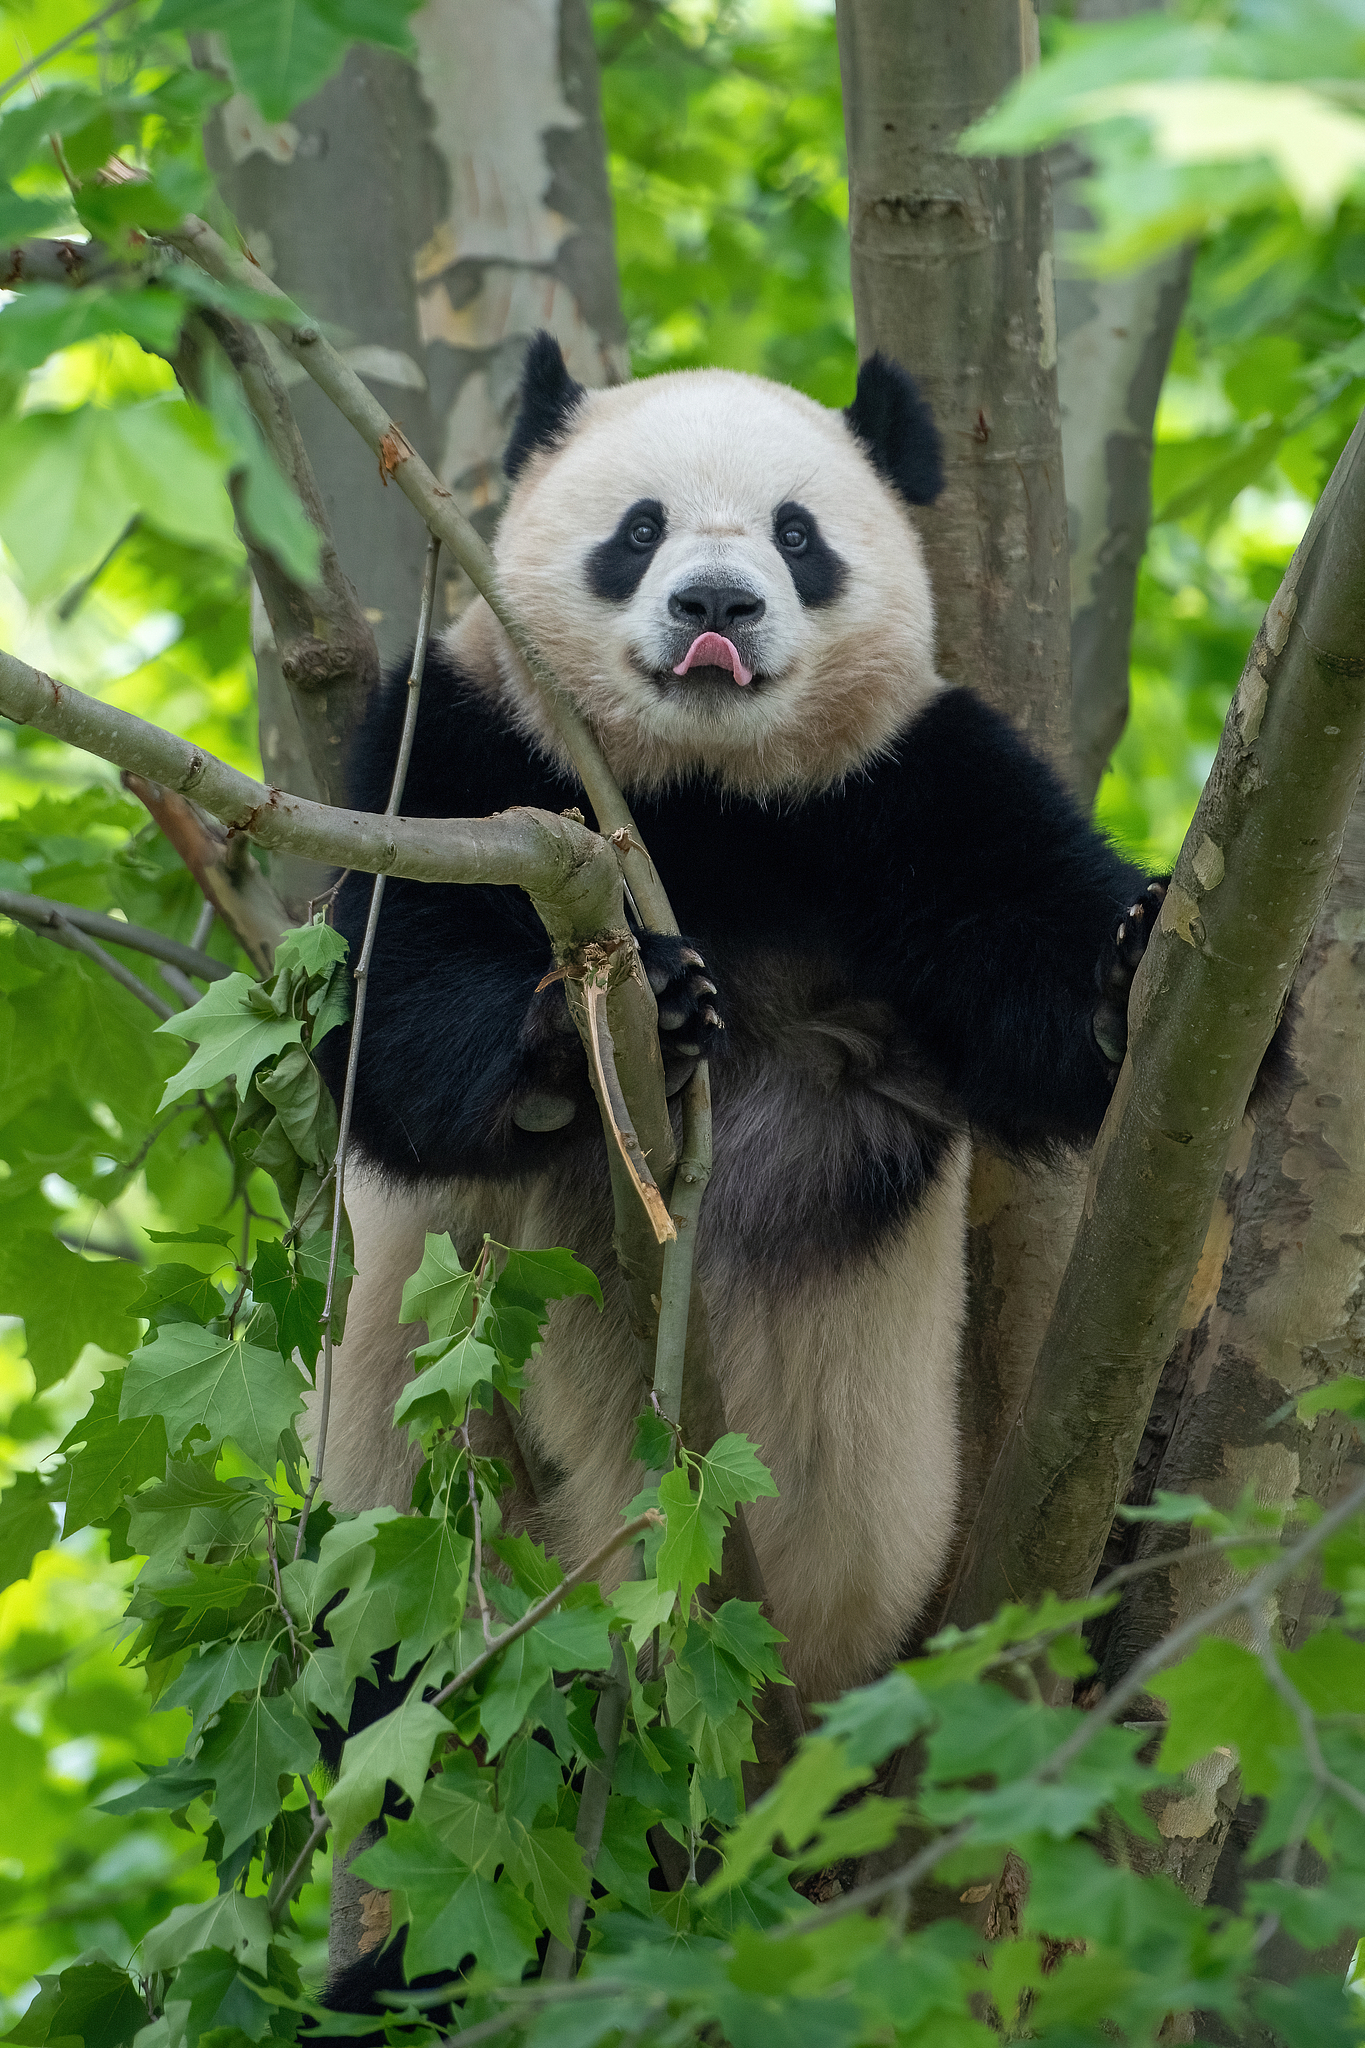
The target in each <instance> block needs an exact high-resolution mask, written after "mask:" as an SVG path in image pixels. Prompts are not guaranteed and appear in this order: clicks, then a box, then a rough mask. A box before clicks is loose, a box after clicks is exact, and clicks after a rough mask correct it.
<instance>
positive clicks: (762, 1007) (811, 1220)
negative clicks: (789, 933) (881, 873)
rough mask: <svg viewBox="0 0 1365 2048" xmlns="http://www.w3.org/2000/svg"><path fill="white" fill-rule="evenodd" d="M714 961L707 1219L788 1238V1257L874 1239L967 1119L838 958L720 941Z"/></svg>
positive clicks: (846, 1249) (913, 1196) (740, 1231)
mask: <svg viewBox="0 0 1365 2048" xmlns="http://www.w3.org/2000/svg"><path fill="white" fill-rule="evenodd" d="M714 965H715V968H716V974H717V979H718V980H720V981H721V983H722V987H723V990H724V1001H725V1009H726V1021H727V1033H726V1038H727V1043H726V1052H725V1056H724V1058H723V1059H721V1060H718V1061H716V1062H715V1064H714V1066H713V1069H712V1089H713V1096H714V1103H715V1124H716V1131H715V1157H716V1161H717V1167H716V1172H715V1175H714V1177H713V1180H712V1183H711V1191H710V1194H709V1196H708V1202H707V1209H708V1217H709V1220H710V1223H711V1225H712V1227H716V1226H721V1227H725V1228H729V1229H730V1230H731V1231H732V1232H734V1233H736V1234H737V1237H738V1239H739V1241H741V1242H744V1243H746V1244H748V1245H749V1246H750V1247H751V1248H753V1247H756V1246H758V1245H759V1244H761V1243H764V1242H767V1241H771V1242H772V1243H773V1244H774V1246H777V1245H778V1244H779V1243H780V1245H781V1257H782V1258H783V1259H784V1260H787V1259H790V1258H793V1257H796V1256H800V1257H808V1256H810V1255H812V1254H815V1253H817V1252H819V1251H827V1252H829V1253H830V1254H831V1255H832V1256H835V1257H842V1258H846V1257H847V1256H849V1255H850V1254H851V1253H853V1252H856V1251H858V1250H865V1249H869V1248H871V1247H873V1246H875V1244H876V1243H877V1242H878V1241H879V1239H880V1238H881V1237H882V1236H883V1235H884V1234H885V1232H886V1231H887V1230H889V1229H892V1228H894V1227H895V1226H896V1225H898V1224H899V1223H900V1222H902V1221H903V1220H904V1218H905V1217H906V1215H907V1214H908V1213H909V1212H910V1211H912V1210H913V1209H914V1208H915V1207H916V1205H917V1204H918V1203H919V1202H920V1201H921V1200H922V1198H923V1196H924V1193H925V1191H926V1189H927V1188H928V1186H929V1185H930V1184H931V1182H932V1181H933V1180H934V1178H935V1176H936V1174H937V1173H938V1171H939V1167H940V1164H941V1162H942V1159H943V1157H944V1155H945V1151H946V1149H947V1147H948V1145H949V1144H950V1142H951V1139H952V1137H953V1135H954V1134H955V1133H956V1132H957V1131H958V1130H960V1128H961V1126H960V1121H959V1120H958V1119H957V1118H955V1117H954V1116H953V1114H952V1112H951V1110H950V1108H949V1106H948V1104H947V1102H946V1099H945V1096H944V1092H943V1090H942V1088H941V1086H940V1085H939V1083H938V1082H937V1081H936V1079H935V1076H934V1074H933V1072H932V1070H931V1069H930V1066H929V1064H928V1062H927V1060H926V1058H925V1056H924V1054H923V1052H922V1051H921V1050H920V1049H919V1048H918V1047H917V1046H916V1044H915V1042H914V1039H913V1036H912V1034H911V1033H910V1031H909V1030H908V1029H907V1028H906V1026H905V1024H904V1022H903V1020H901V1019H899V1018H898V1017H897V1016H896V1015H895V1013H894V1011H893V1010H892V1008H891V1006H890V1004H888V1003H886V1002H884V1001H881V1000H879V999H878V998H875V997H869V996H866V995H859V994H858V993H856V992H855V991H854V990H853V989H852V987H851V986H850V985H849V981H848V977H847V976H846V974H845V973H844V972H843V971H842V970H841V968H840V966H839V964H838V962H837V961H836V960H834V959H833V958H831V957H829V956H821V955H819V954H815V953H813V952H805V951H799V950H791V951H788V950H778V949H771V950H763V951H747V950H746V951H745V952H743V953H742V954H740V955H739V956H738V957H735V956H730V957H726V955H725V953H724V952H723V951H722V952H721V953H719V954H718V956H717V958H716V960H715V962H714ZM722 1218H724V1219H726V1220H725V1223H724V1225H722V1224H721V1219H722Z"/></svg>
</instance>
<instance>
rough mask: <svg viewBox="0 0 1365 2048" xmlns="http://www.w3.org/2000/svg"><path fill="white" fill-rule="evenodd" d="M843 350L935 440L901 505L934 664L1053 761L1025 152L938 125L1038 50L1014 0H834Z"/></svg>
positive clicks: (1051, 393) (995, 87)
mask: <svg viewBox="0 0 1365 2048" xmlns="http://www.w3.org/2000/svg"><path fill="white" fill-rule="evenodd" d="M837 13H838V26H839V62H840V70H841V73H842V77H843V87H844V124H845V129H846V132H847V136H848V166H849V237H850V241H851V244H852V268H853V304H854V310H855V313H856V316H857V323H858V352H859V354H860V355H863V356H866V355H870V354H871V353H872V351H873V350H874V349H883V350H885V351H886V353H887V354H888V355H892V356H894V357H896V359H897V360H898V361H900V362H901V363H903V364H904V366H905V367H906V369H908V370H909V371H911V372H912V374H913V375H914V376H915V377H916V378H917V379H918V381H919V383H920V385H921V387H922V388H923V391H924V393H925V396H926V397H927V398H928V400H929V403H930V405H931V406H932V408H933V412H934V417H935V419H936V420H937V421H938V425H939V429H940V432H941V433H942V435H943V442H944V473H945V484H944V490H943V495H942V497H941V498H940V499H939V501H938V503H937V504H936V505H935V506H933V508H932V509H931V510H929V511H928V512H926V513H925V514H924V515H923V517H922V519H921V521H920V530H921V533H922V536H923V539H924V544H925V549H926V552H927V554H928V559H929V568H930V574H931V576H932V578H933V583H934V593H935V602H936V604H937V607H938V617H939V635H938V637H939V662H940V666H941V668H942V671H943V674H944V675H945V676H946V677H947V678H948V680H949V681H950V682H954V683H970V684H971V686H972V687H973V688H974V689H976V690H978V691H980V693H981V695H982V696H984V697H986V698H987V699H988V700H989V701H990V702H992V703H994V704H995V705H997V706H998V707H999V708H1000V709H1001V710H1002V711H1004V712H1006V713H1007V714H1008V716H1010V717H1011V718H1013V719H1014V721H1015V723H1016V724H1017V725H1019V726H1020V727H1021V728H1022V729H1023V731H1025V732H1026V733H1027V734H1028V735H1029V736H1030V738H1031V739H1032V740H1033V741H1034V743H1035V745H1037V746H1038V747H1039V748H1040V750H1041V751H1042V752H1044V753H1047V754H1051V755H1053V756H1054V757H1055V758H1058V759H1061V758H1064V756H1065V753H1066V750H1067V744H1068V738H1067V705H1068V694H1069V668H1068V628H1067V536H1066V496H1065V491H1064V487H1063V482H1062V462H1061V443H1060V434H1059V424H1058V405H1057V321H1056V308H1055V302H1054V294H1053V274H1052V202H1051V194H1050V188H1049V183H1048V171H1047V165H1046V162H1045V160H1044V159H1043V158H1042V157H1041V156H1033V157H1005V158H998V159H996V158H977V157H964V156H959V155H958V154H957V151H956V142H957V137H958V136H959V135H960V134H961V133H962V131H963V129H965V128H966V127H967V125H968V124H969V122H971V121H974V120H976V119H977V118H978V117H979V116H980V115H982V114H984V113H985V112H986V110H987V108H988V107H990V106H992V105H994V103H995V101H996V100H998V99H999V97H1000V95H1001V93H1002V92H1004V91H1005V90H1006V88H1007V87H1008V86H1009V85H1010V84H1011V83H1012V82H1013V80H1014V79H1016V78H1017V77H1018V76H1019V74H1020V72H1021V71H1022V70H1023V69H1025V68H1026V67H1027V66H1028V65H1030V64H1032V63H1034V62H1036V59H1037V48H1038V43H1037V36H1038V26H1037V19H1036V16H1035V14H1034V11H1033V7H1032V5H1031V4H1030V0H1022V4H1021V0H947V4H945V0H839V4H838V9H837Z"/></svg>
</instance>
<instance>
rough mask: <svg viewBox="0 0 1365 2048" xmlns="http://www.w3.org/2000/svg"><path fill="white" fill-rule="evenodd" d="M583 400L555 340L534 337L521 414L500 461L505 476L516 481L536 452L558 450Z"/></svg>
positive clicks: (523, 383) (525, 372)
mask: <svg viewBox="0 0 1365 2048" xmlns="http://www.w3.org/2000/svg"><path fill="white" fill-rule="evenodd" d="M584 396H585V393H584V390H583V386H582V385H581V384H576V383H575V382H574V380H573V378H572V377H571V376H570V375H569V372H568V368H567V365H566V364H565V361H564V352H563V350H562V349H561V348H560V346H559V343H558V342H557V341H556V340H555V338H554V336H553V335H552V334H546V333H545V332H544V330H543V329H542V331H541V332H540V333H539V334H536V335H533V336H532V338H531V345H530V347H529V348H528V349H527V351H526V361H525V363H524V365H523V367H522V372H521V410H520V411H519V412H518V414H517V423H516V425H515V426H514V427H513V429H512V438H511V440H510V441H509V442H508V443H507V452H506V454H505V455H504V456H503V458H502V466H503V468H504V469H505V470H506V472H507V474H508V476H510V477H512V478H513V479H514V480H515V479H516V478H517V477H519V476H520V475H521V472H522V470H523V469H524V468H525V467H526V464H527V463H528V462H529V461H530V459H531V457H532V455H533V454H534V453H535V451H536V449H537V448H554V447H557V446H558V444H559V443H560V442H561V441H562V440H563V439H564V436H565V434H566V433H567V432H568V430H569V427H570V424H571V423H572V420H573V416H574V414H575V413H576V412H577V410H578V408H579V406H580V405H581V404H582V402H583V399H584Z"/></svg>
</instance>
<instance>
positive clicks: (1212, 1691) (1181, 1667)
mask: <svg viewBox="0 0 1365 2048" xmlns="http://www.w3.org/2000/svg"><path fill="white" fill-rule="evenodd" d="M1148 1690H1149V1691H1150V1692H1152V1693H1153V1694H1154V1695H1155V1696H1156V1698H1157V1699H1159V1700H1164V1701H1165V1702H1166V1705H1167V1708H1168V1709H1169V1714H1170V1719H1169V1721H1168V1724H1167V1728H1166V1734H1165V1737H1164V1739H1163V1741H1162V1744H1161V1767H1162V1769H1163V1770H1167V1771H1184V1770H1188V1769H1189V1767H1190V1765H1191V1764H1195V1763H1198V1762H1199V1760H1200V1758H1201V1757H1205V1756H1207V1755H1208V1753H1209V1751H1210V1750H1211V1749H1214V1748H1216V1747H1218V1746H1219V1745H1220V1744H1224V1743H1226V1744H1228V1745H1229V1746H1230V1747H1232V1748H1234V1749H1235V1750H1236V1751H1237V1759H1238V1762H1239V1763H1240V1765H1241V1767H1242V1782H1243V1784H1244V1785H1245V1786H1246V1789H1247V1791H1248V1792H1273V1791H1274V1789H1275V1787H1276V1785H1277V1784H1278V1783H1279V1771H1278V1768H1277V1767H1276V1765H1275V1764H1274V1762H1273V1761H1272V1758H1271V1752H1272V1751H1273V1750H1276V1749H1290V1748H1293V1747H1294V1746H1295V1744H1296V1743H1297V1741H1298V1733H1299V1731H1298V1724H1297V1723H1296V1722H1295V1720H1294V1717H1293V1714H1292V1713H1291V1712H1290V1710H1289V1708H1288V1706H1287V1705H1286V1704H1285V1702H1284V1701H1283V1700H1282V1699H1281V1698H1280V1695H1279V1694H1278V1693H1277V1692H1276V1691H1275V1689H1274V1687H1273V1686H1272V1685H1271V1683H1270V1680H1269V1679H1268V1678H1267V1677H1266V1675H1265V1673H1264V1671H1263V1670H1262V1669H1261V1663H1260V1659H1259V1658H1258V1657H1254V1656H1253V1655H1252V1653H1251V1651H1250V1650H1244V1649H1242V1647H1241V1646H1240V1644H1238V1643H1227V1642H1223V1641H1222V1640H1221V1639H1220V1638H1218V1637H1217V1636H1205V1638H1204V1640H1203V1641H1202V1642H1201V1643H1200V1644H1199V1645H1198V1646H1197V1648H1195V1649H1194V1650H1193V1651H1192V1652H1191V1653H1190V1655H1189V1656H1188V1657H1185V1658H1183V1659H1182V1660H1181V1662H1180V1663H1179V1664H1177V1665H1175V1667H1174V1668H1173V1669H1172V1670H1170V1671H1163V1672H1161V1673H1159V1675H1158V1676H1157V1677H1155V1678H1154V1679H1153V1680H1152V1682H1151V1685H1150V1686H1149V1688H1148Z"/></svg>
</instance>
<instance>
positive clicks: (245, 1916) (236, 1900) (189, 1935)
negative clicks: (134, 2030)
mask: <svg viewBox="0 0 1365 2048" xmlns="http://www.w3.org/2000/svg"><path fill="white" fill-rule="evenodd" d="M270 1939H271V1927H270V1912H269V1909H268V1907H267V1905H266V1902H265V1900H264V1899H263V1898H253V1899H249V1898H247V1897H245V1896H244V1895H243V1893H241V1892H238V1891H229V1892H221V1893H220V1894H219V1896H218V1897H217V1898H216V1899H209V1900H208V1901H206V1903H205V1904H204V1905H202V1906H177V1907H176V1909H175V1911H174V1912H173V1913H171V1914H169V1915H168V1916H167V1917H166V1919H164V1920H163V1921H162V1922H161V1923H160V1925H159V1926H157V1927H154V1928H153V1929H152V1931H151V1933H150V1934H146V1935H144V1936H143V1939H142V1966H143V1968H144V1969H146V1970H158V1971H160V1972H162V1974H163V1975H164V1974H165V1972H166V1971H168V1970H173V1969H174V1968H175V1967H176V1965H177V1964H178V1963H182V1962H184V1960H185V1958H186V1956H190V1955H193V1954H194V1953H195V1952H196V1950H198V1949H205V1948H218V1949H222V1950H224V1951H225V1952H226V1953H227V1954H228V1955H230V1956H232V1957H233V1958H234V1960H235V1961H237V1962H239V1963H245V1965H246V1967H247V1968H248V1969H249V1970H254V1971H255V1972H256V1974H257V1975H258V1976H260V1977H264V1975H265V1973H266V1950H267V1949H268V1947H269V1945H270ZM144 2017H145V2008H144Z"/></svg>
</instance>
